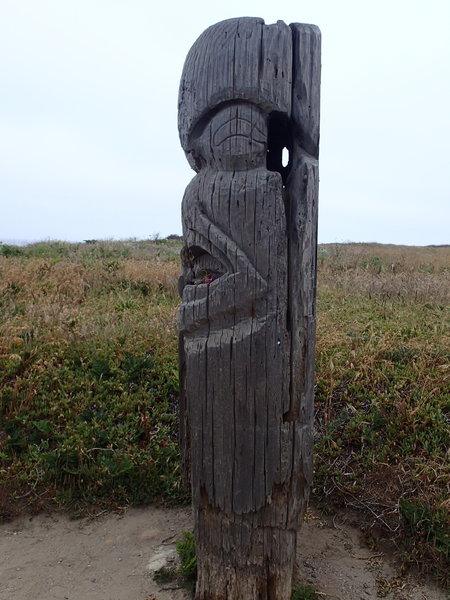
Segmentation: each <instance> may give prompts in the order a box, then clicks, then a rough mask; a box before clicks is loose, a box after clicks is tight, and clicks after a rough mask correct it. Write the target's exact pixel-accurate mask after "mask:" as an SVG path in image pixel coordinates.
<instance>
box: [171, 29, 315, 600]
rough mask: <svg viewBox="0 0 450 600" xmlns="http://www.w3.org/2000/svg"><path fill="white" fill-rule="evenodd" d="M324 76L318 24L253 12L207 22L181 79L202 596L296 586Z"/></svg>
mask: <svg viewBox="0 0 450 600" xmlns="http://www.w3.org/2000/svg"><path fill="white" fill-rule="evenodd" d="M319 86H320V32H319V30H318V29H317V28H316V27H315V26H310V25H302V24H293V25H291V26H290V27H288V26H287V25H285V24H284V23H283V22H281V21H279V22H278V23H277V24H275V25H269V26H267V25H265V24H264V22H263V21H262V20H261V19H256V18H242V19H230V20H228V21H224V22H222V23H218V24H217V25H214V26H212V27H210V28H208V29H207V30H206V31H205V32H204V33H203V34H202V35H201V36H200V38H199V39H198V40H197V42H196V43H195V44H194V46H193V47H192V49H191V51H190V52H189V54H188V57H187V59H186V63H185V67H184V71H183V75H182V79H181V85H180V100H179V129H180V138H181V143H182V146H183V149H184V150H185V152H186V155H187V158H188V160H189V162H190V164H191V165H192V166H193V168H194V169H195V170H196V171H197V175H196V176H195V177H194V179H193V180H192V181H191V183H190V184H189V185H188V187H187V189H186V192H185V196H184V199H183V206H182V218H183V233H184V239H185V247H184V249H183V252H182V264H183V271H182V274H181V277H180V293H181V294H182V306H181V308H180V377H181V400H180V422H181V427H180V430H181V440H182V448H183V454H184V459H183V465H184V471H185V474H188V473H189V474H190V479H191V485H192V496H193V505H194V513H195V534H196V542H197V553H198V572H199V577H198V582H197V591H196V598H197V600H219V599H220V600H223V599H228V600H238V599H241V598H242V599H243V598H245V599H249V600H253V599H254V600H256V599H268V600H269V599H270V600H285V599H288V598H289V597H290V594H291V582H292V572H293V564H294V555H295V545H296V536H297V529H298V527H299V523H300V520H301V518H302V515H303V512H304V509H305V505H306V502H307V499H308V494H309V486H310V483H311V473H312V464H311V456H312V401H313V369H314V360H313V357H314V330H315V308H314V302H315V301H314V295H315V269H316V260H315V253H316V220H317V193H318V176H317V157H318V142H319ZM284 147H286V148H288V150H289V153H290V161H289V165H288V166H287V167H283V166H282V164H281V151H282V149H283V148H284Z"/></svg>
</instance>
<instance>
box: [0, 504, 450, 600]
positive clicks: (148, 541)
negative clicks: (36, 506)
mask: <svg viewBox="0 0 450 600" xmlns="http://www.w3.org/2000/svg"><path fill="white" fill-rule="evenodd" d="M191 527H192V522H191V514H190V511H189V510H187V509H176V510H167V509H156V508H145V509H130V510H128V511H126V512H125V513H124V514H123V515H117V514H110V515H103V516H100V517H97V518H93V519H82V520H70V519H68V518H67V517H66V516H63V515H53V516H43V515H41V516H37V517H32V518H31V517H30V518H22V519H19V520H16V521H13V522H11V523H6V524H3V525H1V526H0V600H185V599H187V598H188V597H189V596H188V594H187V593H186V592H185V591H184V590H180V589H163V588H161V587H160V586H159V585H158V584H156V583H155V582H154V581H153V579H152V568H153V569H154V568H157V567H158V564H157V563H158V559H159V557H161V556H164V555H166V554H167V553H168V552H170V551H171V550H172V549H173V543H174V541H175V540H176V539H177V537H179V534H180V532H181V531H183V530H186V529H191ZM297 560H298V567H299V578H300V580H301V581H302V583H305V584H306V583H307V584H311V585H313V586H314V587H315V589H316V590H318V591H319V592H321V597H323V598H325V599H327V598H330V599H337V600H371V599H376V598H379V597H381V596H379V595H377V593H378V592H380V591H381V593H383V592H387V591H388V590H389V589H390V588H391V589H390V591H389V592H388V593H387V595H386V594H384V595H383V596H382V597H384V598H388V599H392V600H448V596H447V595H446V593H445V592H444V591H442V590H438V589H437V588H434V587H432V586H429V585H428V586H427V585H420V584H419V583H417V582H414V581H413V580H412V579H407V580H403V581H402V582H400V583H397V584H396V583H395V580H394V577H395V571H394V570H393V568H392V567H391V566H390V565H389V563H388V562H387V561H386V560H385V559H384V557H383V556H382V555H379V554H377V553H375V552H371V551H370V550H368V549H367V548H365V547H363V546H361V544H360V542H359V532H358V530H356V529H354V528H352V527H349V526H348V525H334V526H333V525H332V524H327V523H325V522H324V521H322V520H321V519H320V518H317V517H314V516H313V515H310V518H308V519H307V520H306V522H305V524H304V527H303V529H302V532H301V535H300V547H299V552H298V559H297Z"/></svg>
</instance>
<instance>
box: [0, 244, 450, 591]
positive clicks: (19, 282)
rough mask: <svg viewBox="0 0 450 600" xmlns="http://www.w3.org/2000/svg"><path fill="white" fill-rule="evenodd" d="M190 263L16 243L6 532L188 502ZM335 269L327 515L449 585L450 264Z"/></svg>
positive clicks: (328, 260)
mask: <svg viewBox="0 0 450 600" xmlns="http://www.w3.org/2000/svg"><path fill="white" fill-rule="evenodd" d="M179 249H180V241H179V240H177V239H173V240H153V241H133V240H130V241H126V242H97V241H95V240H86V242H85V243H83V244H66V243H60V242H47V243H40V244H33V245H29V246H26V247H17V246H8V245H0V518H3V519H7V518H11V517H12V516H14V515H15V514H17V513H18V512H20V511H24V510H27V511H33V510H41V509H43V508H48V507H51V506H55V507H57V506H64V507H66V508H68V509H70V510H71V511H75V512H77V511H78V512H79V511H86V510H90V511H94V510H103V509H104V508H108V507H116V506H126V505H130V504H142V503H149V502H164V503H168V504H173V503H180V502H184V501H187V497H186V493H185V492H184V491H183V489H182V487H181V484H180V479H179V451H178V446H177V396H178V377H177V349H176V347H177V332H176V307H177V305H178V302H179V300H178V294H177V278H178V270H179V267H178V252H179ZM318 263H319V277H318V301H317V313H318V341H317V381H316V424H315V435H316V452H315V483H314V493H313V497H314V501H315V502H316V503H319V504H320V506H321V507H322V508H323V509H325V510H329V511H331V510H336V508H338V507H342V506H345V507H347V508H351V509H354V510H355V512H356V513H357V514H358V515H359V518H360V519H361V522H362V524H363V527H364V528H365V531H366V537H367V540H368V542H369V543H376V540H377V538H378V537H379V536H388V537H389V538H390V539H391V540H393V541H395V543H396V544H397V545H398V547H399V549H400V550H402V551H403V552H404V557H405V560H407V561H409V562H414V563H415V564H416V565H417V566H419V567H420V568H422V569H424V570H425V571H427V572H429V573H431V572H433V573H435V574H436V575H437V576H438V577H440V578H441V580H445V577H446V575H445V573H446V572H447V573H448V570H447V569H448V564H449V554H450V522H449V507H450V501H449V491H450V490H449V482H450V472H449V470H450V467H449V465H450V461H449V458H450V457H449V442H450V427H449V422H450V386H449V374H450V366H449V365H450V357H449V347H450V344H449V330H448V305H449V302H448V300H449V298H448V295H449V289H450V248H449V247H440V248H409V247H401V246H381V245H376V244H342V245H339V244H336V245H324V246H321V247H320V248H319V253H318ZM311 593H312V592H311Z"/></svg>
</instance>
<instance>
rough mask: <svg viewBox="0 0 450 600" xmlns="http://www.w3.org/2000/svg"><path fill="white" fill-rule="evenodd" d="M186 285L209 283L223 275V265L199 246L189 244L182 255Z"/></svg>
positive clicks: (224, 269) (224, 270)
mask: <svg viewBox="0 0 450 600" xmlns="http://www.w3.org/2000/svg"><path fill="white" fill-rule="evenodd" d="M183 269H184V281H185V285H186V286H188V285H189V286H194V285H195V286H197V285H209V284H211V283H213V282H214V281H217V280H218V279H220V277H222V276H223V275H225V273H226V272H227V269H226V268H225V267H224V265H223V264H222V263H221V262H220V260H218V259H217V258H215V257H214V256H212V255H211V254H209V253H208V252H206V250H204V249H203V248H201V247H200V246H189V247H188V248H186V249H185V252H184V256H183Z"/></svg>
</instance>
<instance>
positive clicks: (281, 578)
mask: <svg viewBox="0 0 450 600" xmlns="http://www.w3.org/2000/svg"><path fill="white" fill-rule="evenodd" d="M196 523H197V527H196V544H197V562H198V573H199V577H198V581H197V589H196V595H195V598H196V600H289V599H290V598H291V594H292V576H293V570H294V562H295V548H296V541H297V531H296V530H292V529H281V528H278V527H268V526H263V527H262V526H261V524H260V522H259V519H258V513H251V514H244V515H233V516H227V515H225V514H224V513H223V512H222V511H219V510H217V509H214V508H212V507H209V508H208V509H206V510H205V509H203V510H200V511H198V513H197V520H196Z"/></svg>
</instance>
